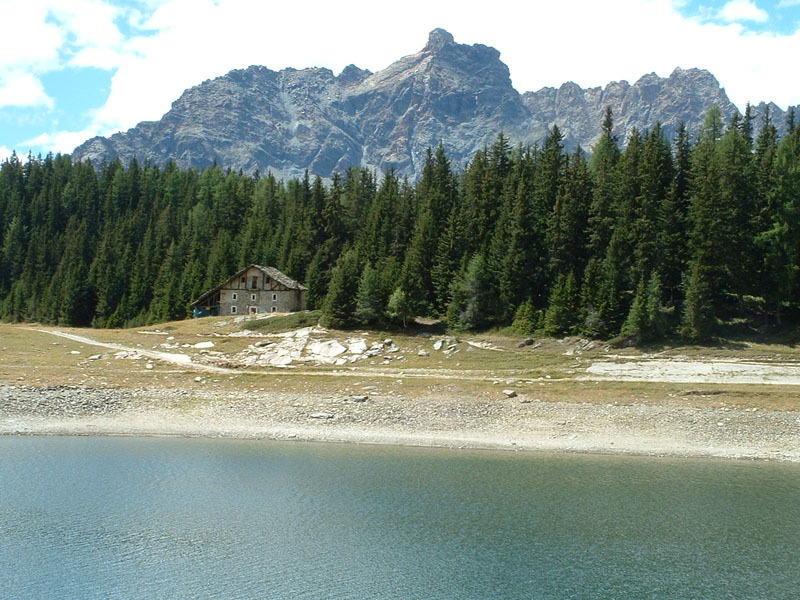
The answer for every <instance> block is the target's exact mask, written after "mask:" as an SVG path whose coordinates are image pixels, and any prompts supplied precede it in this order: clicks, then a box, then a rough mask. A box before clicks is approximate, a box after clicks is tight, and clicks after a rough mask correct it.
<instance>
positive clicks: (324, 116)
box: [73, 29, 783, 179]
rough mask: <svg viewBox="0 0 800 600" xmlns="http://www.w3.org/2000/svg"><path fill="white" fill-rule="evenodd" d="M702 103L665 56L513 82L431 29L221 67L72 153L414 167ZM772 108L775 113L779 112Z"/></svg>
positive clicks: (642, 124)
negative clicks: (619, 76)
mask: <svg viewBox="0 0 800 600" xmlns="http://www.w3.org/2000/svg"><path fill="white" fill-rule="evenodd" d="M714 103H716V104H718V105H719V106H720V108H721V110H722V114H723V116H724V117H725V118H729V117H730V116H731V115H732V114H733V113H734V112H736V107H735V106H734V105H733V104H732V103H731V102H730V100H729V99H728V97H727V95H726V94H725V91H724V90H723V89H722V88H721V87H720V85H719V83H718V82H717V80H716V79H715V78H714V76H713V75H711V74H710V73H709V72H708V71H703V70H700V69H688V70H682V69H676V70H675V71H674V72H673V73H672V75H670V76H669V77H668V78H665V79H664V78H660V77H658V76H657V75H655V74H654V73H651V74H649V75H645V76H643V77H642V78H640V79H639V80H638V81H637V82H636V83H634V84H632V85H631V84H629V83H628V82H626V81H620V82H613V83H610V84H608V85H607V86H606V87H605V88H590V89H586V90H584V89H582V88H581V87H580V86H578V85H576V84H575V83H571V82H570V83H565V84H563V85H562V86H561V87H559V88H558V89H555V88H542V89H541V90H539V91H537V92H527V93H525V94H524V95H520V94H519V93H518V92H517V91H516V90H515V89H514V87H513V86H512V84H511V79H510V76H509V71H508V68H507V67H506V65H505V64H504V63H503V62H502V61H501V60H500V53H499V52H498V51H497V50H495V49H494V48H490V47H488V46H484V45H481V44H474V45H472V46H469V45H465V44H458V43H456V42H455V41H454V40H453V36H452V35H450V34H449V33H448V32H446V31H444V30H442V29H436V30H434V31H432V32H431V34H430V37H429V38H428V43H427V44H426V45H425V47H424V48H423V49H422V50H421V51H420V52H418V53H416V54H412V55H410V56H406V57H403V58H401V59H400V60H398V61H397V62H395V63H393V64H392V65H390V66H389V67H387V68H386V69H384V70H382V71H379V72H378V73H370V72H369V71H365V70H362V69H359V68H358V67H356V66H354V65H350V66H348V67H346V68H345V69H344V70H343V71H342V72H341V73H340V74H339V75H338V76H335V75H334V74H333V73H332V72H331V71H330V70H328V69H318V68H313V69H302V70H295V69H284V70H282V71H272V70H270V69H267V68H266V67H261V66H251V67H248V68H247V69H243V70H236V71H231V72H230V73H228V74H227V75H224V76H222V77H218V78H216V79H213V80H209V81H205V82H203V83H201V84H200V85H198V86H196V87H193V88H191V89H189V90H186V91H185V92H184V93H183V95H182V96H181V97H180V98H179V99H178V100H177V101H175V102H174V103H173V105H172V108H171V109H170V110H169V112H167V114H165V115H164V117H163V118H162V119H161V120H160V121H155V122H143V123H140V124H139V125H137V126H136V127H134V128H132V129H130V130H128V131H127V132H123V133H117V134H115V135H112V136H111V137H110V138H103V137H96V138H92V139H90V140H88V141H87V142H85V143H83V144H81V145H80V146H78V148H76V149H75V151H74V152H73V159H75V160H87V159H91V160H93V161H101V160H113V159H115V158H119V159H120V160H121V161H122V162H123V163H124V164H127V163H128V162H129V161H130V160H131V159H133V158H136V159H138V160H140V161H144V160H147V161H150V162H151V163H153V164H158V165H164V164H166V163H167V162H169V161H171V160H174V161H175V162H176V163H177V164H178V165H179V166H181V167H197V168H202V167H206V166H210V165H212V164H214V163H216V164H218V165H220V166H222V167H230V168H232V169H234V170H239V169H241V170H243V171H244V172H247V173H254V172H255V171H256V170H259V171H261V172H262V173H263V172H266V171H271V172H273V173H274V174H276V175H277V176H280V177H287V176H297V175H301V174H302V173H303V172H304V171H305V170H306V169H308V170H309V171H310V172H311V173H314V174H318V175H321V176H323V177H328V176H330V175H332V174H333V173H335V172H342V171H344V170H345V169H347V168H348V167H350V166H353V165H359V166H363V167H366V168H369V169H377V170H378V171H383V170H385V169H389V168H393V169H395V170H396V171H397V172H398V173H399V174H401V175H407V176H409V177H410V178H412V179H414V178H416V177H417V176H419V174H420V172H421V169H422V166H423V164H424V161H425V153H426V150H427V149H428V148H429V147H434V146H436V145H438V144H439V143H441V144H443V145H444V148H445V150H446V151H447V154H448V157H449V158H450V159H451V161H452V162H453V163H454V165H455V166H456V167H463V166H464V165H465V164H466V163H467V162H468V161H469V160H470V159H471V158H472V156H473V155H474V154H475V152H476V151H477V150H478V149H480V148H482V147H483V146H484V145H486V144H491V143H492V142H493V140H494V139H495V138H496V136H497V134H498V133H499V132H501V131H502V132H504V133H505V135H506V137H508V138H509V139H510V140H511V142H512V143H523V144H531V143H535V142H538V141H540V140H541V139H542V138H543V136H544V135H545V134H546V133H547V131H548V129H549V128H551V127H552V126H553V125H558V127H559V128H560V129H561V130H562V132H563V133H564V136H565V141H566V144H567V146H568V147H575V146H577V145H581V146H583V147H584V148H591V146H592V145H593V144H594V142H595V141H596V140H597V138H598V136H599V135H600V127H601V123H602V119H603V114H604V112H605V107H606V106H611V108H612V111H613V112H614V116H615V123H616V133H617V135H618V136H619V137H620V139H621V140H624V139H625V138H626V136H627V135H628V134H629V132H630V131H631V129H632V128H633V127H637V128H639V129H640V130H645V129H649V128H651V127H652V126H653V125H655V123H657V122H660V123H661V124H662V125H663V126H664V127H665V129H666V130H667V131H668V132H671V131H673V130H674V129H675V128H676V127H677V125H678V123H679V122H681V121H684V122H686V123H687V125H688V127H689V130H690V132H692V133H694V132H696V130H697V129H698V127H699V124H700V123H701V122H702V119H703V116H704V114H705V112H706V111H707V110H708V108H709V107H710V106H711V105H712V104H714ZM758 108H760V110H761V111H762V112H763V109H764V107H763V106H761V107H758ZM758 108H757V109H756V110H755V111H754V112H755V114H756V115H758V114H760V113H759V112H758ZM772 110H773V118H774V121H775V123H776V124H778V125H783V113H782V111H780V109H778V107H776V106H774V105H772Z"/></svg>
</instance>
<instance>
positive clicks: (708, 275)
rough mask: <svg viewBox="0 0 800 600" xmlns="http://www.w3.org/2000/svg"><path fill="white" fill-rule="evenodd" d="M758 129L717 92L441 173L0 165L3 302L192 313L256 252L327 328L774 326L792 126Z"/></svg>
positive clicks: (787, 303)
mask: <svg viewBox="0 0 800 600" xmlns="http://www.w3.org/2000/svg"><path fill="white" fill-rule="evenodd" d="M762 125H763V127H762V128H761V132H760V134H759V135H758V138H757V139H755V140H754V139H753V137H752V122H751V119H750V117H749V111H748V112H746V114H745V116H744V117H743V118H736V117H735V118H734V119H733V120H732V121H731V122H730V123H729V124H727V126H726V125H724V124H723V123H722V121H721V119H720V114H719V111H718V110H717V109H716V107H714V108H712V109H711V111H710V112H709V113H708V115H707V118H706V120H705V123H704V125H703V127H702V130H701V132H700V133H699V136H698V139H697V140H694V141H692V140H690V139H689V136H688V134H687V132H686V130H685V128H683V127H680V128H679V129H678V132H677V134H676V136H675V139H668V138H667V137H666V136H665V134H664V132H663V131H662V129H661V128H660V127H658V126H656V127H655V128H654V129H653V130H651V131H647V132H636V131H634V132H633V133H632V134H631V136H630V138H629V139H628V140H627V143H626V145H625V147H624V149H622V148H621V145H620V143H619V140H617V139H615V137H614V136H613V135H612V118H611V113H610V111H609V112H608V113H607V114H606V119H605V122H604V124H603V134H602V137H601V139H600V140H599V142H598V143H597V145H596V146H595V148H594V152H593V154H592V156H591V160H588V161H587V158H586V156H585V154H584V153H583V152H582V151H581V150H578V151H576V152H574V153H571V154H569V153H567V152H565V150H564V146H563V143H562V136H561V134H560V132H559V131H558V129H557V128H553V130H552V132H551V133H550V134H549V136H548V137H547V138H546V140H545V141H544V143H543V145H542V146H541V147H517V148H512V147H511V146H510V145H509V143H508V141H507V139H506V138H505V137H504V136H503V135H502V134H501V135H500V136H498V138H497V140H496V142H495V143H494V144H493V145H492V146H491V147H487V148H485V149H483V150H481V151H479V152H478V153H477V154H476V155H475V157H474V158H473V160H472V161H471V163H470V164H469V166H468V167H467V168H466V169H465V170H464V172H463V173H455V172H454V171H453V169H452V168H451V166H450V163H449V161H448V159H447V156H446V154H445V151H444V150H443V148H442V147H441V146H440V147H439V148H437V149H436V150H434V151H430V150H429V151H428V155H427V157H426V163H425V167H424V171H423V174H422V177H421V178H420V180H419V181H418V182H417V183H416V184H413V185H412V184H411V183H409V182H408V181H405V180H400V179H399V178H398V177H397V176H396V175H395V174H394V173H393V172H391V171H389V172H387V173H384V174H383V175H382V176H381V177H380V178H378V177H377V176H376V175H375V174H374V173H372V172H369V171H366V170H362V169H359V168H357V167H354V168H351V169H349V170H348V171H347V172H346V173H344V174H343V175H341V176H338V175H337V176H334V177H333V179H332V181H330V183H328V184H325V183H324V182H323V181H322V180H321V179H319V178H310V177H309V176H308V175H306V177H304V178H303V179H290V180H288V181H286V182H283V181H278V180H276V179H275V178H274V177H272V176H271V175H267V176H264V177H260V176H258V175H256V176H255V177H250V176H245V175H243V174H241V173H233V172H230V171H228V172H225V171H223V170H222V169H220V168H217V167H214V168H210V169H206V170H204V171H202V172H197V171H195V170H180V169H178V168H177V167H175V165H168V166H167V167H166V168H164V169H159V168H158V167H154V166H149V165H139V164H138V163H137V162H136V161H133V162H131V164H130V165H129V166H128V168H127V169H125V168H124V167H123V165H122V164H120V163H119V162H118V161H117V162H112V163H110V164H103V165H102V166H99V167H98V168H97V169H96V168H95V167H94V166H93V165H92V164H90V163H77V164H73V163H72V161H71V159H70V157H69V156H62V155H59V156H55V157H54V156H47V157H46V158H44V159H41V158H33V157H30V156H29V157H28V160H27V161H26V162H25V163H22V162H21V161H20V160H19V159H18V158H17V157H16V156H12V157H11V159H9V160H7V161H5V162H4V163H3V164H2V165H1V166H0V248H2V253H1V254H0V316H2V318H3V319H6V320H35V321H40V322H47V323H59V324H68V325H89V324H91V325H93V326H98V327H122V326H136V325H142V324H145V323H154V322H160V321H167V320H171V319H180V318H184V317H186V316H188V310H189V309H188V306H189V304H190V302H191V301H192V300H194V299H196V298H197V297H198V296H199V295H200V294H201V293H202V292H204V291H205V290H207V289H209V288H211V287H214V286H215V285H217V284H219V283H221V282H222V281H224V280H225V279H226V278H228V277H229V276H230V275H231V274H233V273H234V272H235V271H237V270H238V269H239V268H242V267H243V266H246V265H247V264H250V263H257V264H263V265H270V266H276V267H277V268H278V269H280V270H282V271H284V272H285V273H287V274H288V275H289V276H291V277H293V278H295V279H298V280H300V281H303V282H305V283H306V285H307V286H308V288H309V292H308V304H309V307H310V308H316V307H321V308H322V309H323V318H324V321H325V323H326V324H328V325H329V326H334V327H347V326H353V325H381V324H384V323H386V322H388V321H394V322H395V323H398V324H405V323H407V322H408V320H409V319H411V318H412V317H414V316H420V315H428V316H440V317H443V318H445V319H446V321H447V323H448V325H449V326H450V327H451V328H453V329H457V330H458V329H479V328H485V327H490V326H504V325H512V326H513V327H514V329H515V330H517V331H518V332H520V333H533V332H541V333H544V334H548V335H562V334H568V333H580V334H582V335H589V336H595V337H602V338H612V337H616V336H631V337H632V338H634V339H640V340H643V341H647V340H651V339H656V338H659V337H661V336H664V335H668V334H675V333H678V334H680V335H681V336H683V337H684V338H685V339H687V340H689V341H702V340H707V339H709V338H711V337H713V336H714V335H715V333H716V332H717V328H718V325H719V323H721V322H730V321H732V320H735V319H749V320H750V321H751V322H753V321H760V322H761V323H764V324H770V323H772V324H774V323H780V322H781V319H782V318H785V316H786V315H787V314H791V313H792V310H793V309H794V308H795V307H797V306H798V305H799V303H800V286H798V282H797V271H798V263H800V128H799V127H798V126H797V125H796V124H795V123H794V115H793V114H790V116H789V129H788V130H789V132H790V133H789V134H788V135H787V136H786V137H784V138H783V139H778V135H777V132H776V129H775V127H774V126H773V124H772V123H771V121H770V118H769V114H768V113H767V115H766V116H765V118H764V123H763V124H762Z"/></svg>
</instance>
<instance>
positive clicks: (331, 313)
mask: <svg viewBox="0 0 800 600" xmlns="http://www.w3.org/2000/svg"><path fill="white" fill-rule="evenodd" d="M360 275H361V267H360V265H359V260H358V255H357V254H356V251H355V250H352V249H351V250H347V251H345V252H344V253H343V254H342V256H341V257H340V258H339V260H338V261H337V262H336V267H335V268H334V270H333V275H332V276H331V283H330V286H329V287H328V294H327V295H326V296H325V301H324V302H323V304H322V317H321V318H320V323H321V324H322V325H323V326H325V327H332V328H335V329H343V328H346V327H350V326H351V325H353V324H354V323H355V312H356V307H357V303H358V282H359V277H360Z"/></svg>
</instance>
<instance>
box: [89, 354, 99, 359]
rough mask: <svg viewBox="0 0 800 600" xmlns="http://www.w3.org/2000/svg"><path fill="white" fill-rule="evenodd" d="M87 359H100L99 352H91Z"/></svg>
mask: <svg viewBox="0 0 800 600" xmlns="http://www.w3.org/2000/svg"><path fill="white" fill-rule="evenodd" d="M89 360H100V355H99V354H92V355H91V356H90V357H89Z"/></svg>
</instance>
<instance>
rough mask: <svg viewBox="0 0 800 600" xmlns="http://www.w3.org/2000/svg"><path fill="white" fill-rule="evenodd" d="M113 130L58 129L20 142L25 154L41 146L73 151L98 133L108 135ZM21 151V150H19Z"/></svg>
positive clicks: (57, 150) (60, 150)
mask: <svg viewBox="0 0 800 600" xmlns="http://www.w3.org/2000/svg"><path fill="white" fill-rule="evenodd" d="M109 133H111V132H104V131H99V130H98V129H96V128H95V127H90V128H88V129H84V130H82V131H57V132H55V133H42V134H39V135H37V136H36V137H33V138H31V139H29V140H25V141H23V142H20V143H19V148H22V149H24V152H25V154H27V153H28V150H29V149H32V148H41V149H42V150H43V151H44V152H61V153H68V152H72V151H73V150H74V149H75V147H76V146H79V145H81V144H82V143H83V142H85V141H86V140H88V139H89V138H92V137H94V136H96V135H100V134H104V135H108V134H109ZM18 153H19V150H18Z"/></svg>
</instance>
